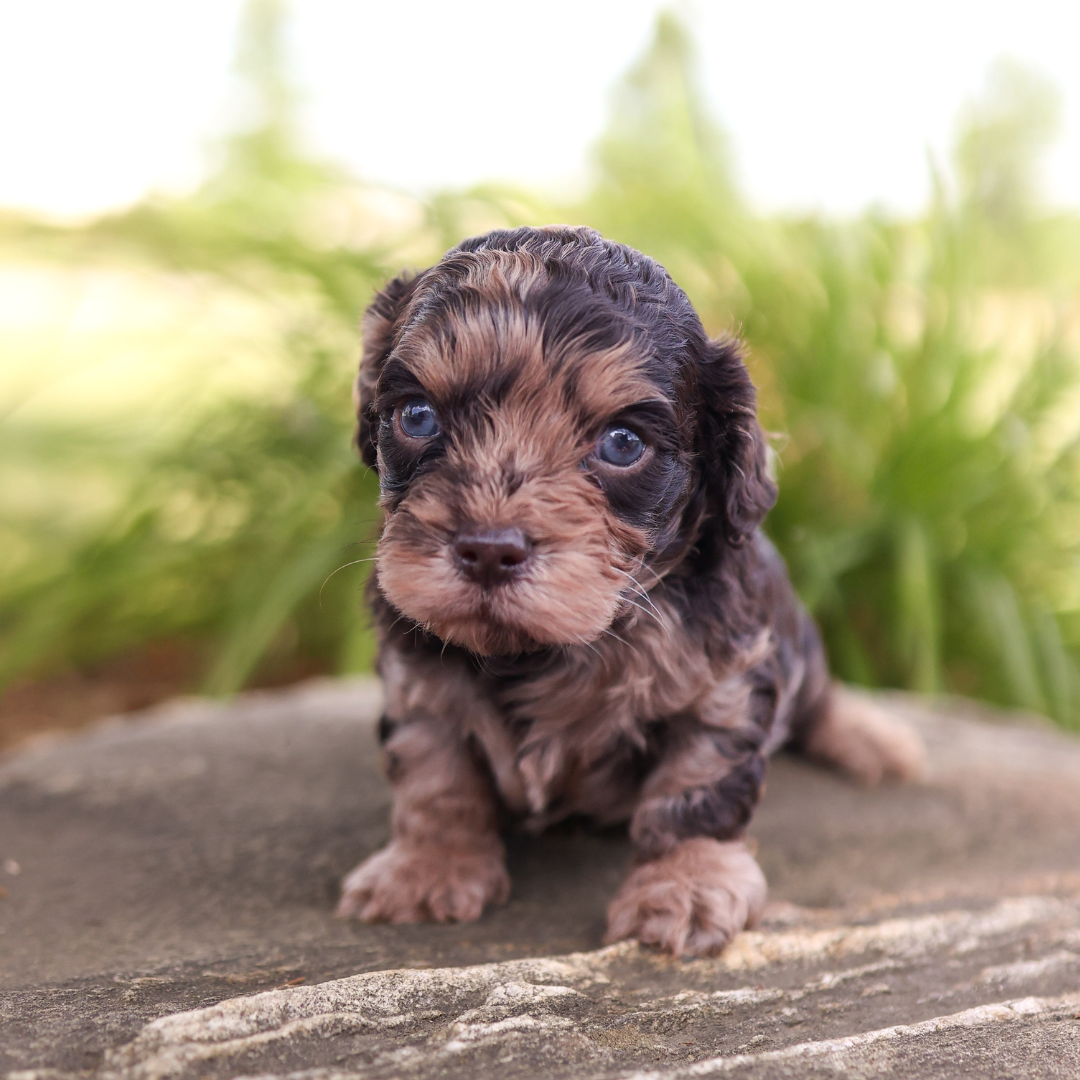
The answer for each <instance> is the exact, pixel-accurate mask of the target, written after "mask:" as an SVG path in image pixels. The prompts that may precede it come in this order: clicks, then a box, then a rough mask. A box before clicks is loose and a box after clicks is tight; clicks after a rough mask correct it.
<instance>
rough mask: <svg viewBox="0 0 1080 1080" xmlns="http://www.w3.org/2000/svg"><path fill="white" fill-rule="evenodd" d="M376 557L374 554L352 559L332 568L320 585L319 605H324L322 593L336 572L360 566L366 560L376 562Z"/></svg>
mask: <svg viewBox="0 0 1080 1080" xmlns="http://www.w3.org/2000/svg"><path fill="white" fill-rule="evenodd" d="M376 558H377V556H375V555H372V556H371V557H370V558H368V559H353V561H352V562H347V563H343V564H342V565H341V566H339V567H338V568H337V570H331V571H330V573H329V574H327V575H326V577H325V579H324V580H323V583H322V585H320V586H319V607H322V594H323V589H325V588H326V583H327V582H328V581H329V580H330V579H331V578H332V577H333V576H334V575H335V574H337V573H340V572H341V571H342V570H347V569H348V568H349V567H350V566H358V565H359V564H360V563H366V562H374V561H375V560H376Z"/></svg>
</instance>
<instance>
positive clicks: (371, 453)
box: [353, 274, 423, 468]
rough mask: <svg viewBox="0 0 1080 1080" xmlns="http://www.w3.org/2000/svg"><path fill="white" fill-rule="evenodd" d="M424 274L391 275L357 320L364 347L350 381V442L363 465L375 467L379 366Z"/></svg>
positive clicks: (391, 344) (380, 367)
mask: <svg viewBox="0 0 1080 1080" xmlns="http://www.w3.org/2000/svg"><path fill="white" fill-rule="evenodd" d="M421 277H423V274H419V275H417V276H416V277H412V278H410V277H407V276H406V275H404V274H402V275H401V277H396V278H394V280H393V281H391V282H390V283H389V284H388V285H387V286H386V287H385V288H384V289H383V290H382V291H381V292H377V293H376V294H375V297H374V299H373V300H372V301H371V303H370V304H369V305H368V308H367V311H365V312H364V317H363V319H362V320H361V323H360V331H361V334H362V335H363V339H364V349H363V352H362V353H361V357H360V371H359V373H358V374H357V376H356V380H355V382H354V383H353V406H354V407H355V408H356V434H355V435H354V436H353V442H354V443H355V444H356V448H357V450H359V451H360V457H361V458H363V460H364V464H365V465H370V466H371V467H372V468H374V467H375V462H376V452H377V449H378V448H377V445H376V432H377V431H378V423H379V418H378V417H377V416H376V415H375V389H376V387H377V386H378V384H379V375H380V373H381V372H382V366H383V364H384V362H385V361H386V358H387V356H389V355H390V350H391V349H392V348H393V347H394V339H395V337H396V336H397V331H398V327H399V323H400V320H401V316H402V315H403V314H404V313H405V308H406V307H407V306H408V303H409V298H410V297H411V296H412V294H413V291H414V290H415V288H416V286H417V283H418V282H419V281H420V278H421Z"/></svg>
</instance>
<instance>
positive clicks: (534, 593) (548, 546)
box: [378, 520, 625, 656]
mask: <svg viewBox="0 0 1080 1080" xmlns="http://www.w3.org/2000/svg"><path fill="white" fill-rule="evenodd" d="M397 525H398V522H397V521H393V520H392V522H391V525H390V526H388V528H387V530H386V532H385V533H384V535H383V538H382V540H381V541H380V545H379V553H378V575H379V584H380V587H381V589H382V591H383V593H384V594H385V595H386V596H387V598H388V599H389V600H390V602H391V603H392V604H393V605H394V606H395V607H396V608H397V609H398V610H399V611H401V612H403V613H404V614H405V615H407V616H408V617H409V618H411V619H414V620H415V621H416V622H418V623H419V624H420V625H421V626H423V627H424V628H425V629H426V630H428V631H429V632H430V633H433V634H435V635H436V636H437V637H439V638H441V639H442V640H444V641H448V642H450V643H452V644H455V645H460V646H462V647H463V648H466V649H468V650H469V651H470V652H473V653H476V654H478V655H482V656H499V655H501V656H506V655H511V654H516V653H524V652H534V651H536V650H538V649H544V648H550V647H552V646H565V645H571V644H582V643H585V642H588V641H592V640H594V639H595V638H597V637H599V636H601V635H602V634H603V632H604V630H605V629H606V628H607V627H608V626H609V625H610V623H611V621H612V619H613V618H614V617H615V615H616V613H617V611H618V610H619V608H620V603H621V595H620V593H621V589H620V586H621V584H622V583H623V580H624V578H625V575H621V576H620V573H619V571H618V570H617V569H615V568H614V567H613V566H612V564H611V550H610V548H609V547H608V546H607V545H603V546H601V544H600V543H598V542H596V541H595V540H594V541H592V542H590V541H589V539H588V538H583V539H582V541H581V542H579V543H577V544H574V545H572V546H566V545H560V544H552V543H551V542H550V541H548V540H546V539H537V538H534V536H532V535H530V534H529V533H527V532H526V531H525V530H524V529H522V528H520V527H517V526H506V525H482V526H478V525H465V526H462V527H461V528H459V529H458V530H457V531H456V532H455V533H452V534H451V535H449V536H447V535H446V534H445V533H444V534H443V537H442V539H441V540H438V541H435V540H434V538H433V537H431V536H430V534H429V535H428V536H427V537H426V538H425V539H424V540H420V539H419V538H418V537H415V535H409V534H408V532H407V531H406V530H405V529H402V530H401V531H400V532H399V531H398V528H397V527H396V526H397Z"/></svg>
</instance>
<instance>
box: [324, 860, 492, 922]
mask: <svg viewBox="0 0 1080 1080" xmlns="http://www.w3.org/2000/svg"><path fill="white" fill-rule="evenodd" d="M509 895H510V878H509V876H508V875H507V873H506V867H505V865H504V864H503V849H502V844H500V843H498V842H497V841H496V842H495V843H493V844H486V845H484V846H483V847H480V848H477V849H475V850H471V851H455V850H452V849H447V848H442V847H437V846H434V845H413V844H408V843H404V842H402V841H400V840H394V841H393V842H392V843H390V844H388V845H387V846H386V847H384V848H383V849H382V851H379V852H377V853H376V854H374V855H372V856H371V858H370V859H367V860H366V861H364V862H362V863H361V864H360V865H359V866H358V867H357V868H356V869H355V870H353V872H352V873H351V874H349V875H348V877H346V878H345V880H344V882H343V883H342V891H341V901H340V902H339V903H338V906H337V912H336V914H337V916H338V918H342V919H362V920H363V921H364V922H393V923H409V922H426V921H428V920H431V919H434V920H435V921H436V922H449V921H451V920H453V921H455V922H473V921H475V920H476V919H479V918H480V913H481V912H482V911H483V910H484V906H485V905H486V904H488V903H496V904H504V903H506V899H507V897H508V896H509Z"/></svg>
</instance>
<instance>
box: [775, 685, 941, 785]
mask: <svg viewBox="0 0 1080 1080" xmlns="http://www.w3.org/2000/svg"><path fill="white" fill-rule="evenodd" d="M796 745H797V746H798V748H799V749H801V750H802V751H803V753H805V754H806V756H807V757H808V758H810V759H812V760H813V761H818V762H821V763H822V764H823V765H831V766H833V767H835V768H838V769H841V770H843V771H844V772H846V773H849V774H850V775H851V776H853V777H855V779H857V780H859V781H860V782H861V783H864V784H877V783H879V782H880V781H881V780H884V779H887V778H893V779H897V780H914V779H916V778H917V777H918V776H919V775H921V774H922V772H923V770H924V768H925V765H926V748H925V747H924V745H923V741H922V739H921V738H920V736H919V734H918V732H917V731H915V729H914V728H912V727H910V726H909V725H908V724H905V723H904V722H903V721H902V720H898V719H896V718H895V717H893V716H890V715H889V714H888V713H887V712H885V710H884V709H881V708H879V707H878V706H877V705H875V704H874V703H873V701H871V700H870V698H868V697H867V696H865V695H863V694H860V693H858V692H856V691H852V690H848V689H847V687H845V686H842V685H841V684H839V683H832V684H831V686H829V687H828V690H827V691H826V693H825V694H824V695H823V697H822V699H821V700H820V701H819V702H818V703H817V704H816V707H815V708H814V709H812V710H811V711H810V712H809V713H808V715H807V716H806V718H805V720H804V721H803V725H802V729H801V731H799V733H798V736H797V739H796Z"/></svg>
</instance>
